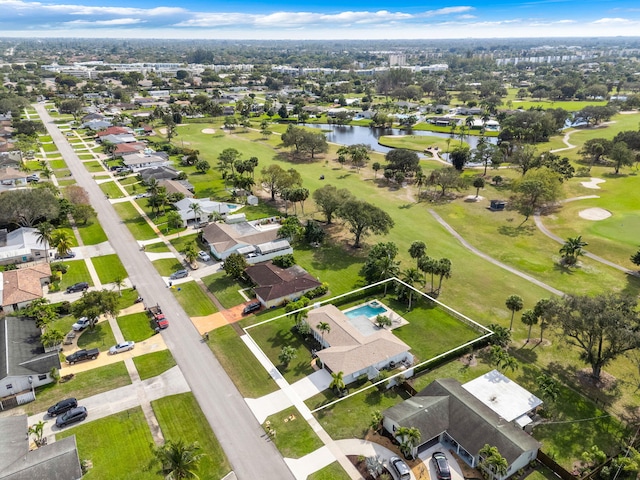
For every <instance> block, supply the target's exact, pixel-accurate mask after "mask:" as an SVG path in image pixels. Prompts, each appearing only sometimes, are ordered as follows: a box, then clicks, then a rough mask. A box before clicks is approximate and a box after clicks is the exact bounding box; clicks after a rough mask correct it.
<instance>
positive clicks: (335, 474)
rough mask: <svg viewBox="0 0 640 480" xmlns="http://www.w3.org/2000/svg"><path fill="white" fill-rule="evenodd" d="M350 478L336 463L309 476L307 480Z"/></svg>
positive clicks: (341, 479)
mask: <svg viewBox="0 0 640 480" xmlns="http://www.w3.org/2000/svg"><path fill="white" fill-rule="evenodd" d="M350 478H351V477H350V476H349V474H348V473H347V472H345V471H344V468H342V466H341V465H340V464H339V463H338V462H333V463H330V464H329V465H327V466H326V467H324V468H323V469H322V470H318V471H317V472H314V473H312V474H311V475H309V476H308V477H307V480H349V479H350Z"/></svg>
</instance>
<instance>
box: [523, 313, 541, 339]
mask: <svg viewBox="0 0 640 480" xmlns="http://www.w3.org/2000/svg"><path fill="white" fill-rule="evenodd" d="M521 320H522V323H524V324H525V325H529V334H528V335H527V341H526V342H525V343H529V340H531V327H533V326H534V325H535V324H536V323H538V316H537V315H536V312H534V311H533V310H531V309H528V310H525V311H524V312H522V317H521Z"/></svg>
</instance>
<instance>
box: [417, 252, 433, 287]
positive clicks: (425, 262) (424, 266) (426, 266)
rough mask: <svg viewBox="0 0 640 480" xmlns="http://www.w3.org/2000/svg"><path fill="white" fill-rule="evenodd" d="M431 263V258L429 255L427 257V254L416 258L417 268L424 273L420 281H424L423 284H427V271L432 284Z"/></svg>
mask: <svg viewBox="0 0 640 480" xmlns="http://www.w3.org/2000/svg"><path fill="white" fill-rule="evenodd" d="M433 265H434V262H433V259H432V258H431V257H428V256H427V255H424V256H422V257H420V258H419V259H418V270H420V271H421V272H422V273H424V278H423V279H422V283H424V284H425V286H426V285H427V273H431V275H432V278H431V283H432V284H433ZM431 289H432V290H433V286H432V287H431Z"/></svg>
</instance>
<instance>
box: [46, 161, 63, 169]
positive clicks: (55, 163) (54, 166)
mask: <svg viewBox="0 0 640 480" xmlns="http://www.w3.org/2000/svg"><path fill="white" fill-rule="evenodd" d="M49 168H51V169H52V170H62V169H63V168H67V163H66V162H65V161H64V160H49Z"/></svg>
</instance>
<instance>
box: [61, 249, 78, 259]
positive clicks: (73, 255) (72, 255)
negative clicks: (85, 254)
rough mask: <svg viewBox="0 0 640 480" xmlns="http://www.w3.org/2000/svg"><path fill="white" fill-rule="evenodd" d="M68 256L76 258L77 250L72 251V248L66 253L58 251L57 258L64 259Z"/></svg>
mask: <svg viewBox="0 0 640 480" xmlns="http://www.w3.org/2000/svg"><path fill="white" fill-rule="evenodd" d="M66 258H76V252H72V251H71V250H69V251H68V252H67V253H65V254H64V255H60V254H58V253H56V260H64V259H66Z"/></svg>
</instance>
